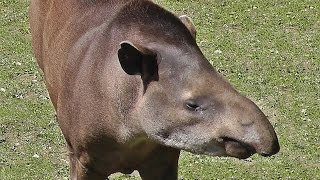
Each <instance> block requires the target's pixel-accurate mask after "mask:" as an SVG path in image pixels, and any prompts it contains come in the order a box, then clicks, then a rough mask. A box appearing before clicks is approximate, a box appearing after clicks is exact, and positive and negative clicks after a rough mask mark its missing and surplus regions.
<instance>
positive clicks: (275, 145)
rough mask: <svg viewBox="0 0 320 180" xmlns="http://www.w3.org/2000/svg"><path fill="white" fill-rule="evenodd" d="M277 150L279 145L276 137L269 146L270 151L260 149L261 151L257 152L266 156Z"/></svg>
mask: <svg viewBox="0 0 320 180" xmlns="http://www.w3.org/2000/svg"><path fill="white" fill-rule="evenodd" d="M279 151H280V145H279V142H278V139H276V140H275V141H274V142H273V144H272V145H271V148H270V151H269V152H266V151H262V152H260V153H259V154H260V155H261V156H265V157H268V156H272V155H274V154H277V153H278V152H279Z"/></svg>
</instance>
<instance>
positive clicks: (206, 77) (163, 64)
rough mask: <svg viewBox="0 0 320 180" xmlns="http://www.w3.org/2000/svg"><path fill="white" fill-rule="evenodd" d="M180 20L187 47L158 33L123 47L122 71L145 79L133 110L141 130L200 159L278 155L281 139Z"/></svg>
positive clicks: (188, 25) (188, 23)
mask: <svg viewBox="0 0 320 180" xmlns="http://www.w3.org/2000/svg"><path fill="white" fill-rule="evenodd" d="M181 20H182V21H181V22H182V23H181V22H179V23H180V24H179V23H177V25H176V26H178V27H179V26H181V27H180V28H181V29H182V30H181V33H180V34H179V36H185V37H186V38H188V40H187V41H185V42H183V43H176V42H173V40H171V39H170V38H167V39H165V38H159V36H160V35H161V34H159V33H157V32H154V34H155V35H149V37H148V35H146V34H144V36H146V37H144V39H151V40H149V41H146V40H144V39H143V38H141V39H140V40H139V41H137V42H132V41H124V42H122V43H121V48H120V49H119V51H118V57H119V61H120V64H121V67H122V69H123V70H124V71H125V72H126V73H127V74H128V75H140V76H141V86H143V92H142V94H143V95H142V96H141V97H140V99H139V100H138V102H137V104H136V106H137V107H136V108H135V109H137V112H138V113H137V115H136V116H137V117H138V119H139V121H140V122H139V126H140V128H141V129H142V130H143V131H144V133H145V134H147V136H148V137H149V138H151V139H153V140H155V141H157V142H159V143H161V144H164V145H167V146H171V147H175V148H179V149H183V150H187V151H191V152H194V153H199V154H208V155H214V156H232V157H237V158H247V157H249V156H251V155H252V154H254V153H259V154H261V155H263V156H270V155H273V154H275V153H277V152H278V151H279V143H278V139H277V136H276V134H275V131H274V129H273V127H272V125H271V124H270V122H269V121H268V119H267V118H266V116H265V115H264V114H263V112H262V111H261V110H260V109H259V108H258V107H257V106H256V105H255V104H254V103H253V102H252V101H250V100H249V99H248V98H246V97H244V96H242V95H240V94H239V93H238V92H237V91H236V90H235V89H234V88H233V87H232V86H231V85H230V84H229V83H228V82H227V81H226V80H224V79H223V78H222V77H221V76H220V75H219V74H218V73H217V71H216V70H215V69H214V68H213V67H212V66H211V65H210V63H209V62H208V60H207V59H206V58H205V57H204V56H203V54H202V53H201V51H200V50H199V48H198V46H197V45H196V43H195V28H194V26H193V24H192V23H191V21H190V19H189V18H187V17H185V16H183V17H181ZM183 24H184V25H185V26H183V27H182V25H183ZM188 30H189V31H188ZM168 31H169V30H168ZM185 31H187V32H188V34H186V33H184V32H185ZM190 32H191V33H190ZM164 34H165V33H164ZM157 37H158V38H157Z"/></svg>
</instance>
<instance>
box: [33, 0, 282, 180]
mask: <svg viewBox="0 0 320 180" xmlns="http://www.w3.org/2000/svg"><path fill="white" fill-rule="evenodd" d="M29 15H30V25H31V34H32V45H33V49H34V53H35V57H36V60H37V63H38V64H39V67H40V68H41V70H42V71H43V73H44V79H45V83H46V86H47V89H48V92H49V96H50V99H51V101H52V103H53V106H54V108H55V111H56V114H57V121H58V124H59V127H60V128H61V130H62V133H63V136H64V138H65V140H66V144H67V147H68V152H69V156H70V178H71V179H81V180H82V179H92V180H96V179H97V180H99V179H108V177H109V175H111V174H113V173H115V172H122V173H125V174H128V173H131V172H132V171H134V170H137V171H138V172H139V174H140V176H141V178H142V179H143V180H157V179H159V180H160V179H161V180H173V179H177V178H178V173H177V171H178V159H179V154H180V151H181V150H185V151H189V152H192V153H196V154H204V155H210V156H231V157H236V158H240V159H243V158H248V157H250V156H251V155H252V154H254V153H258V154H260V155H262V156H271V155H273V154H276V153H277V152H278V151H279V149H280V148H279V143H278V138H277V136H276V133H275V131H274V128H273V127H272V125H271V123H270V122H269V121H268V119H267V117H266V116H265V115H264V113H263V112H262V111H261V110H260V109H259V108H258V107H257V105H256V104H255V103H253V102H252V101H251V100H249V99H248V98H246V97H244V96H242V95H240V93H238V92H237V91H236V90H235V89H234V88H233V87H232V86H231V85H230V83H228V82H227V80H225V79H224V78H223V77H222V76H221V75H219V73H218V72H217V71H216V70H215V69H214V67H213V66H212V65H211V64H210V63H209V61H208V60H207V59H206V58H205V57H204V55H203V53H202V52H201V50H200V48H199V47H198V45H197V43H196V28H195V27H194V25H193V23H192V20H191V19H190V18H189V17H188V16H181V17H180V18H179V17H178V16H176V15H174V14H173V13H171V12H169V11H167V10H165V9H164V8H163V7H161V6H159V5H157V4H155V3H154V2H152V1H149V0H31V5H30V14H29Z"/></svg>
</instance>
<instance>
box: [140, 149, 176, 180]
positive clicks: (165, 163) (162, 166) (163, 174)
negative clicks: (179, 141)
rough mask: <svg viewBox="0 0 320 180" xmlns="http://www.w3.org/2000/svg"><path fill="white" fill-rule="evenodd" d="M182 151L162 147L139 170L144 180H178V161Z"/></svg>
mask: <svg viewBox="0 0 320 180" xmlns="http://www.w3.org/2000/svg"><path fill="white" fill-rule="evenodd" d="M179 155H180V150H178V149H174V148H170V147H165V146H160V147H158V148H156V149H155V150H154V151H153V152H152V153H151V154H150V157H149V158H148V159H146V161H145V162H144V163H143V164H142V166H141V167H140V168H139V169H138V171H139V173H140V176H141V178H142V179H143V180H163V179H165V180H176V179H178V160H179Z"/></svg>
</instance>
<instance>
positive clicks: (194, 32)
mask: <svg viewBox="0 0 320 180" xmlns="http://www.w3.org/2000/svg"><path fill="white" fill-rule="evenodd" d="M179 19H180V20H181V22H182V23H183V24H184V25H185V26H186V27H187V28H188V30H189V32H190V33H191V35H192V37H193V38H194V39H196V35H197V30H196V27H195V26H194V24H193V21H192V19H191V18H190V17H189V16H187V15H182V16H180V17H179Z"/></svg>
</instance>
